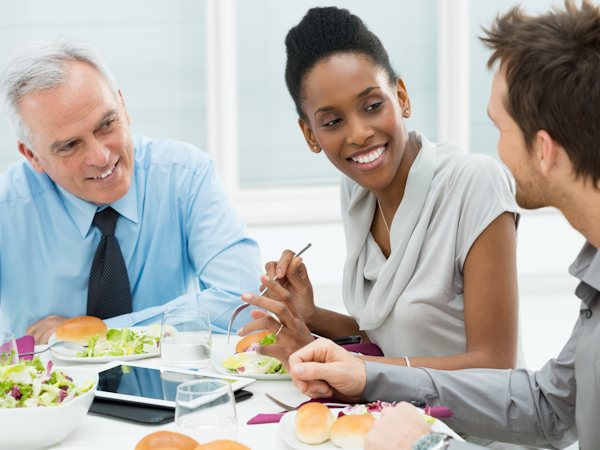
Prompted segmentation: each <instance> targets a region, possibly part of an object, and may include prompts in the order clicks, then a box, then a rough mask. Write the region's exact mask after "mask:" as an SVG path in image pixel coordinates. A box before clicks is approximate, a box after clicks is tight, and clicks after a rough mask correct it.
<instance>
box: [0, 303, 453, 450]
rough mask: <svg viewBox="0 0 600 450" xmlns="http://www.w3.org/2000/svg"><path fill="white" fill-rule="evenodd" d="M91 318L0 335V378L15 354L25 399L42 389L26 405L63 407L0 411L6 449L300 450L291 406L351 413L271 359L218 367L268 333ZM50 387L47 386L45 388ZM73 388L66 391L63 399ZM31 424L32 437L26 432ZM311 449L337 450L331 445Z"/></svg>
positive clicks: (174, 320)
mask: <svg viewBox="0 0 600 450" xmlns="http://www.w3.org/2000/svg"><path fill="white" fill-rule="evenodd" d="M94 321H97V322H102V321H100V320H99V319H96V318H93V317H87V316H82V317H77V318H72V319H69V320H68V321H66V322H64V324H63V325H64V327H63V325H61V326H60V327H59V328H58V329H57V332H56V336H55V335H53V336H52V337H51V338H50V340H49V343H48V344H47V345H34V340H33V338H32V337H31V336H23V337H21V338H19V339H15V338H14V336H13V335H12V334H11V333H6V332H0V350H1V351H0V354H1V355H2V363H3V365H2V366H0V375H1V374H2V373H3V371H4V372H7V373H8V372H10V371H12V370H13V369H14V370H16V369H15V368H14V367H13V368H12V369H9V368H10V367H11V366H10V364H17V361H18V358H17V359H15V360H14V361H8V358H9V355H11V353H13V352H14V354H13V356H16V355H17V354H18V355H23V356H22V359H21V360H20V362H19V363H18V364H17V365H19V366H24V367H25V366H26V367H25V368H20V369H19V370H21V369H22V370H29V371H30V372H31V373H32V374H33V375H32V376H33V378H35V377H38V378H39V380H41V381H39V380H34V381H33V385H34V390H33V392H35V389H36V388H35V385H36V382H37V384H38V385H41V386H42V387H41V388H39V389H42V391H41V392H40V391H39V389H38V392H37V395H32V394H30V395H32V398H33V397H35V398H33V399H32V400H27V401H35V402H38V403H39V401H40V400H38V399H44V395H46V396H50V394H51V393H52V392H55V391H58V394H57V395H54V397H52V398H54V400H53V401H54V402H55V403H61V402H62V401H63V400H64V403H63V404H57V405H54V406H51V407H48V406H45V405H46V403H44V405H41V406H40V407H37V408H29V407H25V406H28V405H26V404H23V402H21V403H20V404H19V406H17V407H13V408H12V409H10V408H9V409H0V421H2V423H3V425H4V424H12V425H13V426H14V433H13V434H12V435H11V436H12V440H11V441H10V446H9V447H7V448H11V449H15V450H16V449H19V448H22V449H35V448H44V449H46V448H49V449H50V448H51V449H54V448H57V449H58V448H111V449H113V450H119V449H134V448H136V446H137V445H138V443H140V444H139V446H138V447H137V449H141V448H146V447H144V446H143V445H147V444H143V443H141V442H140V441H142V440H143V439H145V441H148V440H149V439H150V440H151V439H153V437H157V438H158V437H161V438H162V437H164V436H160V435H154V434H153V433H156V432H165V431H167V432H176V433H180V434H182V435H185V436H188V437H189V438H191V439H194V441H192V442H198V443H199V444H202V443H204V442H209V441H213V440H219V439H227V440H232V441H237V442H239V443H241V444H243V445H245V446H247V447H248V448H250V449H283V448H294V449H303V448H309V446H308V445H307V444H305V443H303V442H300V441H299V440H298V438H297V437H296V435H295V434H294V418H295V417H296V414H298V410H299V408H301V407H305V406H307V405H312V406H311V407H314V406H315V403H316V404H318V405H316V407H319V408H325V410H326V411H329V412H328V413H327V415H329V414H331V415H332V418H331V419H332V420H333V421H335V420H336V419H338V418H341V417H342V416H344V415H346V414H355V413H354V412H353V410H354V409H355V407H354V406H352V405H348V404H346V403H343V402H339V401H338V400H335V399H319V400H312V399H310V398H309V397H308V396H306V395H304V394H302V393H300V391H298V389H296V387H295V386H294V385H293V383H292V381H291V377H290V375H289V374H288V373H287V372H285V371H284V370H283V369H282V367H281V364H280V362H279V360H275V361H270V360H269V358H268V357H260V356H258V357H257V358H258V359H256V361H254V362H252V361H251V360H250V359H248V358H246V359H245V360H244V361H245V362H244V364H243V365H242V366H240V367H238V368H237V369H233V370H232V368H233V367H236V366H237V365H236V364H234V365H233V366H228V367H230V368H228V369H227V368H224V366H226V365H227V364H226V363H227V361H229V363H230V364H231V361H235V358H241V359H244V357H246V356H247V355H252V354H256V348H257V346H259V345H268V343H271V342H272V341H273V340H274V339H275V336H274V335H273V334H269V332H259V333H255V336H253V335H251V338H250V340H249V337H248V336H247V337H246V338H244V339H242V338H240V337H238V336H237V335H233V336H230V335H220V334H215V335H213V334H212V333H211V329H210V319H209V317H208V313H207V312H206V311H205V310H203V309H202V308H195V307H181V308H174V309H172V310H167V311H165V313H164V314H163V318H162V323H161V324H155V325H151V326H150V327H132V328H130V329H128V328H122V329H110V330H108V329H106V326H105V325H104V324H98V323H95V322H94ZM90 324H91V325H90ZM90 326H91V327H98V326H99V327H100V328H99V329H98V330H99V331H98V333H99V334H96V335H95V336H91V337H90V336H89V333H87V335H86V333H85V331H86V329H87V328H89V327H90ZM61 327H63V328H62V329H61ZM86 327H87V328H86ZM102 327H104V328H102ZM65 330H66V331H65ZM81 330H83V331H81ZM94 330H96V328H94ZM57 336H58V337H57ZM104 336H106V338H105V337H104ZM354 338H355V337H349V339H346V340H343V341H341V342H342V343H346V345H345V347H346V348H347V349H348V350H349V351H352V352H354V353H357V354H365V355H375V356H381V355H382V354H381V350H380V349H379V348H378V347H377V346H376V345H374V344H372V343H358V342H357V340H356V339H354ZM61 339H69V341H65V340H61ZM252 340H253V342H251V341H252ZM159 342H160V346H159ZM34 356H35V357H36V358H35V359H34ZM261 358H262V359H261ZM7 364H8V365H7ZM240 364H241V363H240ZM33 366H35V367H36V369H33V368H32V367H33ZM267 368H268V369H269V370H270V372H269V373H267V372H265V370H266V369H267ZM35 370H37V372H35ZM260 372H264V373H260ZM51 377H52V378H51ZM9 378H10V375H9ZM13 379H14V380H18V379H17V378H14V376H13ZM57 379H60V380H63V381H64V382H63V384H62V385H61V384H60V383H59V382H57V381H56V380H57ZM14 380H13V381H14ZM48 380H51V382H52V383H54V384H53V385H52V386H49V384H51V383H50V381H48ZM55 382H56V383H55ZM40 383H42V384H40ZM83 387H85V389H84V388H83ZM21 388H23V386H21ZM15 389H16V391H15V393H14V394H13V393H12V392H11V395H14V398H13V397H8V392H7V395H6V396H5V397H6V398H5V401H8V400H6V399H9V400H11V401H13V403H15V404H16V403H17V402H18V401H20V399H21V396H20V393H19V392H18V388H15ZM128 389H129V390H128ZM61 390H64V391H65V392H60V391H61ZM46 391H49V392H46ZM71 391H73V394H67V392H71ZM24 392H25V391H24ZM42 392H44V395H41V393H42ZM48 398H51V397H48ZM46 400H48V399H46ZM46 400H45V401H46ZM0 401H2V398H1V397H0ZM44 406H45V407H44ZM386 406H390V405H389V404H386ZM417 406H425V405H417ZM369 407H371V406H369ZM327 408H329V410H327ZM340 411H341V413H340ZM425 412H426V413H427V414H428V415H430V416H431V417H438V418H441V417H451V416H452V412H451V411H450V410H448V409H447V408H443V407H438V408H427V410H426V411H425ZM2 415H4V417H5V420H3V419H2V417H1V416H2ZM432 420H434V419H432ZM32 423H34V424H36V425H34V427H35V428H37V429H38V432H37V433H35V434H31V433H30V434H28V433H27V429H28V427H30V426H31V425H32ZM38 424H40V425H38ZM435 424H437V425H436V426H437V427H438V428H440V429H443V431H445V432H448V430H449V429H448V427H446V425H445V424H443V422H441V421H439V420H435ZM33 436H35V438H34V437H33ZM178 436H179V435H178ZM186 439H188V438H186ZM142 444H143V445H142ZM0 447H1V448H4V447H3V446H2V445H0ZM310 447H311V448H338V447H336V446H335V445H334V444H333V443H332V442H331V441H329V440H327V441H326V442H322V443H319V444H317V445H311V446H310ZM190 448H194V447H190Z"/></svg>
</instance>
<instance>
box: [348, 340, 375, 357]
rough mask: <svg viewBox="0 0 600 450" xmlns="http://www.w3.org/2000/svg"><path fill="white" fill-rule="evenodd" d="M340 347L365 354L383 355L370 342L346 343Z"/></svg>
mask: <svg viewBox="0 0 600 450" xmlns="http://www.w3.org/2000/svg"><path fill="white" fill-rule="evenodd" d="M342 347H343V348H344V349H346V350H348V351H349V352H355V353H362V354H363V355H365V356H383V352H382V351H381V349H380V348H379V347H378V346H377V345H375V344H373V343H372V342H363V343H362V344H346V345H342Z"/></svg>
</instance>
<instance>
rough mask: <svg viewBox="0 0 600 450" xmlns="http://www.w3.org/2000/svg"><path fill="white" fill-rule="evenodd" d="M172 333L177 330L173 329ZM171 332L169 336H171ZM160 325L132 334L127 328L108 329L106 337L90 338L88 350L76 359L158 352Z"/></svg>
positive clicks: (80, 353) (78, 354) (77, 355)
mask: <svg viewBox="0 0 600 450" xmlns="http://www.w3.org/2000/svg"><path fill="white" fill-rule="evenodd" d="M173 332H177V330H175V329H173ZM173 332H172V333H171V334H173ZM159 345H160V325H158V324H155V325H151V326H150V327H149V328H148V330H147V331H146V332H143V333H142V332H137V333H136V332H134V331H132V330H130V329H129V328H122V329H120V330H115V329H110V330H108V331H107V332H106V336H102V338H101V337H100V335H96V336H92V337H90V338H89V339H88V348H87V349H86V350H85V351H83V352H79V353H77V354H76V355H75V356H76V357H81V358H93V357H100V356H129V355H140V354H144V353H159V352H160V347H159Z"/></svg>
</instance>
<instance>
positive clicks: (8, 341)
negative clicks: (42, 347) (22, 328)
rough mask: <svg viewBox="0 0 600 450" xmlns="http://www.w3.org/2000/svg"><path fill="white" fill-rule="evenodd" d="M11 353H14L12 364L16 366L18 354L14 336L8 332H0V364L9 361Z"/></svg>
mask: <svg viewBox="0 0 600 450" xmlns="http://www.w3.org/2000/svg"><path fill="white" fill-rule="evenodd" d="M12 352H14V355H13V358H12V364H16V363H18V362H19V352H18V351H17V341H15V335H14V334H12V333H9V332H8V331H0V363H4V362H7V361H9V360H10V355H11V353H12Z"/></svg>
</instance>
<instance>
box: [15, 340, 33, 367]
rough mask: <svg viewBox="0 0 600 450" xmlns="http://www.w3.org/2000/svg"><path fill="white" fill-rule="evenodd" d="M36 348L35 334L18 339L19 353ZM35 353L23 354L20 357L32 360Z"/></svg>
mask: <svg viewBox="0 0 600 450" xmlns="http://www.w3.org/2000/svg"><path fill="white" fill-rule="evenodd" d="M34 350H35V339H34V337H33V336H23V337H22V338H19V339H17V351H18V352H19V355H20V354H21V353H29V352H33V351H34ZM34 356H35V355H27V356H23V357H22V358H19V359H27V360H29V361H31V360H32V359H33V357H34Z"/></svg>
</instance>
